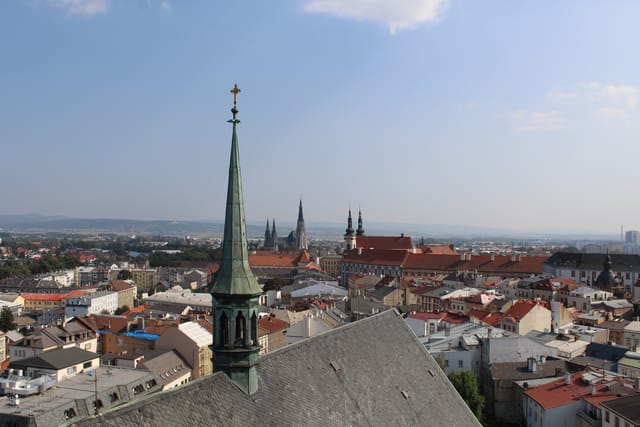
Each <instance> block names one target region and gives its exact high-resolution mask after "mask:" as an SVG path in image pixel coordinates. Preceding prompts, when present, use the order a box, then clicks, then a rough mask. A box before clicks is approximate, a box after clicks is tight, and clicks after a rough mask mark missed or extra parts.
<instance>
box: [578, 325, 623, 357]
mask: <svg viewBox="0 0 640 427" xmlns="http://www.w3.org/2000/svg"><path fill="white" fill-rule="evenodd" d="M599 326H600V325H598V327H599ZM627 351H629V349H628V348H627V347H623V346H620V345H609V344H602V343H597V342H592V343H590V344H589V345H588V346H587V348H586V350H585V356H588V357H596V358H598V359H604V360H609V361H612V362H617V361H618V360H620V359H622V358H623V357H624V354H625V353H626V352H627Z"/></svg>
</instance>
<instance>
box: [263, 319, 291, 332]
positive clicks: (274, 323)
mask: <svg viewBox="0 0 640 427" xmlns="http://www.w3.org/2000/svg"><path fill="white" fill-rule="evenodd" d="M288 327H289V324H288V323H287V322H285V321H284V320H280V319H278V318H277V317H275V316H271V315H270V316H263V317H261V318H260V319H259V320H258V328H260V329H262V330H263V331H264V333H265V334H272V333H274V332H279V331H284V330H285V329H287V328H288Z"/></svg>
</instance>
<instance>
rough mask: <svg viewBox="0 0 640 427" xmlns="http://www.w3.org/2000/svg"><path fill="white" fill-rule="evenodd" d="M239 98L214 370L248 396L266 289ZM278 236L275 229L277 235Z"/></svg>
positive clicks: (217, 287) (217, 280)
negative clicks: (252, 229)
mask: <svg viewBox="0 0 640 427" xmlns="http://www.w3.org/2000/svg"><path fill="white" fill-rule="evenodd" d="M231 92H232V93H233V95H234V96H233V109H232V110H231V112H232V113H233V118H232V119H231V120H229V122H230V123H231V124H232V125H233V134H232V137H231V159H230V161H229V183H228V187H227V205H226V213H225V218H224V239H223V242H222V262H221V264H220V270H218V272H217V273H216V275H215V277H214V279H213V285H212V287H211V295H212V297H213V318H214V336H213V347H212V350H213V364H214V365H213V366H214V369H215V370H216V371H222V372H224V373H226V374H227V375H228V376H229V378H231V380H232V381H233V382H234V383H235V384H236V385H237V386H238V387H239V388H240V389H241V390H243V391H244V392H245V393H247V394H249V395H251V394H253V393H255V392H256V391H257V390H258V370H257V367H258V352H259V350H260V347H259V345H258V299H259V298H260V295H262V289H261V288H260V285H258V281H257V280H256V277H255V276H254V275H253V272H252V271H251V268H250V267H249V252H248V249H247V230H246V224H245V218H244V202H243V197H242V181H241V178H240V154H239V150H238V138H237V135H236V126H237V125H238V123H240V120H238V119H237V118H236V115H237V114H238V110H237V108H236V101H237V95H238V93H239V92H240V89H238V86H237V85H236V86H234V88H233V89H232V90H231ZM274 231H275V230H274Z"/></svg>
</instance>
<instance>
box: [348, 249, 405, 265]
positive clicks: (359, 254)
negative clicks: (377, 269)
mask: <svg viewBox="0 0 640 427" xmlns="http://www.w3.org/2000/svg"><path fill="white" fill-rule="evenodd" d="M407 254H408V252H407V251H399V250H391V249H353V250H351V251H349V252H347V253H346V254H345V255H344V257H343V258H342V261H343V262H353V263H362V264H381V265H397V266H401V265H402V264H403V263H404V261H405V259H406V258H407Z"/></svg>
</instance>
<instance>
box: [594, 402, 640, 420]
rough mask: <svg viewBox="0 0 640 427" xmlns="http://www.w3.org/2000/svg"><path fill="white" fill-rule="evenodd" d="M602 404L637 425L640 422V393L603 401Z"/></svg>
mask: <svg viewBox="0 0 640 427" xmlns="http://www.w3.org/2000/svg"><path fill="white" fill-rule="evenodd" d="M601 405H602V406H604V407H605V408H609V409H611V410H612V411H614V412H616V413H618V414H619V415H622V416H623V417H625V418H627V419H628V420H630V421H632V422H633V423H634V424H635V425H638V424H640V394H633V395H631V396H626V397H621V398H620V399H614V400H609V401H606V402H602V403H601Z"/></svg>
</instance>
